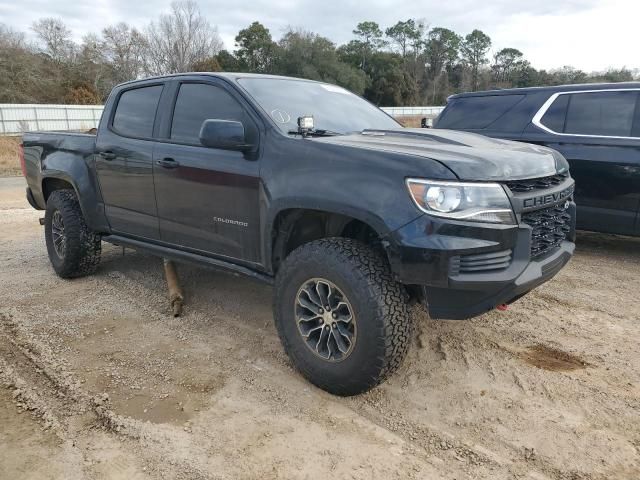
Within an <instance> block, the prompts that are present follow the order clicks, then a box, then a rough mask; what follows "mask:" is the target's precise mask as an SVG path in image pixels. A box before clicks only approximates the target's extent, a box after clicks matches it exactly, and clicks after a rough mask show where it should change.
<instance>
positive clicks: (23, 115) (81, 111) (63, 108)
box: [0, 103, 444, 135]
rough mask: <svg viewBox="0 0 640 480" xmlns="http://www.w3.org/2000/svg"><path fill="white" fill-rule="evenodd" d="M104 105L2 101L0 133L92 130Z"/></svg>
mask: <svg viewBox="0 0 640 480" xmlns="http://www.w3.org/2000/svg"><path fill="white" fill-rule="evenodd" d="M443 108H444V107H382V110H384V111H385V112H387V113H388V114H389V115H392V116H394V117H401V116H414V115H424V116H428V117H435V116H437V115H438V114H439V113H440V112H441V111H442V109H443ZM102 109H103V107H102V105H39V104H18V103H3V104H0V135H17V134H20V133H22V132H28V131H30V130H89V129H90V128H93V127H97V126H98V122H99V121H100V116H101V115H102Z"/></svg>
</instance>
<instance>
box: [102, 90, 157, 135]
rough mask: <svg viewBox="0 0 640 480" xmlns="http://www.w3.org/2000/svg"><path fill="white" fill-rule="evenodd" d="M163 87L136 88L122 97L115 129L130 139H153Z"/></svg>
mask: <svg viewBox="0 0 640 480" xmlns="http://www.w3.org/2000/svg"><path fill="white" fill-rule="evenodd" d="M161 93H162V85H153V86H150V87H141V88H134V89H132V90H126V91H125V92H123V93H122V94H121V95H120V99H119V100H118V105H117V107H116V112H115V114H114V116H113V128H114V129H115V130H117V131H118V132H119V133H122V134H123V135H126V136H128V137H146V138H149V137H152V136H153V122H154V120H155V116H156V110H157V108H158V101H159V100H160V94H161Z"/></svg>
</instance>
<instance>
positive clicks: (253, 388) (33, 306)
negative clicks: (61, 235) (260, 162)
mask: <svg viewBox="0 0 640 480" xmlns="http://www.w3.org/2000/svg"><path fill="white" fill-rule="evenodd" d="M23 182H24V181H23V180H22V179H20V178H15V179H0V425H1V427H0V478H2V479H4V478H7V479H13V478H20V479H23V478H33V479H36V478H37V479H41V478H55V479H70V478H73V479H76V478H78V479H82V478H87V479H106V478H109V479H138V478H140V479H146V478H151V479H165V478H178V479H261V480H263V479H277V478H282V479H315V478H328V477H331V478H339V479H342V478H347V479H351V478H353V479H391V478H403V479H404V478H409V479H411V478H416V479H422V478H426V479H437V478H443V479H466V478H479V479H512V478H517V479H532V480H542V479H571V480H576V479H637V478H640V361H639V359H640V349H639V348H638V338H639V336H638V334H639V333H640V323H639V322H640V320H639V317H640V301H639V300H638V296H639V294H640V240H639V239H629V238H621V237H609V236H601V235H594V234H582V235H580V237H579V247H578V253H577V254H576V256H575V258H574V259H573V260H572V262H571V263H570V264H569V266H568V267H567V268H566V269H564V270H563V271H562V272H561V273H560V274H559V275H558V276H557V277H556V278H555V279H554V280H553V281H551V282H550V283H548V284H546V285H544V286H542V287H541V288H539V289H538V290H536V291H535V292H533V293H532V294H530V295H528V296H527V297H525V298H524V299H522V300H521V301H519V302H517V303H516V304H514V305H513V306H512V307H511V308H510V309H509V311H507V312H504V313H501V312H493V313H489V314H487V315H484V316H482V317H479V318H477V319H475V320H473V321H462V322H440V321H438V322H436V321H431V320H429V319H428V318H427V317H426V315H424V314H422V313H420V312H418V311H416V312H415V315H416V317H417V319H416V320H417V322H418V326H419V328H418V333H417V335H416V338H415V340H414V342H413V346H412V349H411V352H410V354H409V358H408V359H407V362H406V363H405V364H404V366H403V367H402V368H401V370H400V371H399V372H398V373H397V374H396V375H395V376H394V377H393V378H391V379H390V381H388V382H387V383H385V384H384V385H382V386H380V387H379V388H376V389H375V390H373V391H371V392H370V393H368V394H365V395H361V396H358V397H353V398H337V397H332V396H331V395H329V394H326V393H325V392H323V391H320V390H318V389H316V388H315V387H313V386H311V385H309V384H308V383H306V382H305V381H304V380H303V379H302V378H301V377H300V376H299V375H298V374H297V373H296V372H295V370H293V368H292V367H291V365H290V364H289V362H288V360H287V358H286V356H285V355H284V353H283V351H282V349H281V348H280V344H279V342H278V339H277V335H276V332H275V329H274V326H273V322H272V316H271V310H270V301H271V289H270V288H269V287H266V286H264V285H261V284H256V283H254V282H252V281H251V280H248V279H244V278H236V277H234V276H230V275H226V274H222V273H217V272H213V271H209V270H199V269H196V268H192V267H187V266H180V267H179V273H180V276H181V278H182V280H183V285H184V288H185V290H186V293H187V306H186V310H185V315H184V317H182V318H179V319H174V318H172V317H171V316H170V315H169V313H170V312H169V305H168V301H167V298H166V292H165V284H164V279H163V276H162V266H161V262H160V261H159V260H158V259H155V258H153V257H151V256H147V255H143V254H139V253H136V252H133V251H131V250H127V251H126V252H124V254H123V252H122V249H119V248H115V247H112V246H109V245H106V244H105V245H104V250H103V262H102V264H101V267H100V269H99V271H98V272H97V274H96V275H94V276H92V277H90V278H84V279H78V280H73V281H65V280H61V279H59V278H57V277H56V276H55V275H54V273H53V271H52V269H51V268H50V266H49V262H48V259H47V256H46V251H45V247H44V239H43V232H42V227H40V226H39V225H38V222H37V219H38V217H39V216H40V215H41V213H40V212H36V211H34V210H31V209H30V208H28V205H27V204H26V202H25V201H24V199H23V195H24V193H23V192H24V183H23Z"/></svg>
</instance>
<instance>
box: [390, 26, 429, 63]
mask: <svg viewBox="0 0 640 480" xmlns="http://www.w3.org/2000/svg"><path fill="white" fill-rule="evenodd" d="M425 29H426V26H425V25H424V22H421V21H416V20H414V19H412V18H410V19H409V20H406V21H404V22H402V21H400V22H398V23H396V24H395V25H394V26H392V27H389V28H387V29H386V30H385V35H386V36H387V37H389V38H390V39H391V40H392V42H393V43H395V45H396V46H397V47H398V48H399V49H400V53H401V54H402V56H403V57H407V53H410V52H411V50H413V54H414V56H416V55H417V54H418V52H419V50H420V49H421V47H422V46H423V43H424V41H423V36H424V31H425Z"/></svg>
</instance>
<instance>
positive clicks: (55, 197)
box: [22, 73, 575, 395]
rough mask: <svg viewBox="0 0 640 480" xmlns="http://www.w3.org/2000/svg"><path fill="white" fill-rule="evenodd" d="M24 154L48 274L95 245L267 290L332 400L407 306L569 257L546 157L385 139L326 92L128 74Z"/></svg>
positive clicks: (569, 232) (85, 258) (441, 140)
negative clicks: (88, 123) (143, 253)
mask: <svg viewBox="0 0 640 480" xmlns="http://www.w3.org/2000/svg"><path fill="white" fill-rule="evenodd" d="M23 149H24V150H23V159H22V160H23V168H24V171H25V176H26V178H27V183H28V189H27V198H28V200H29V202H30V203H31V205H32V206H33V207H34V208H36V209H39V210H46V213H45V217H44V227H45V238H46V245H47V250H48V253H49V258H50V259H51V263H52V265H53V268H54V270H55V271H56V273H57V274H58V275H60V276H61V277H64V278H70V277H76V276H81V275H86V274H89V273H92V272H94V271H95V269H96V267H97V265H98V262H99V259H100V251H101V250H100V248H101V241H106V242H110V243H113V244H116V245H123V246H128V247H133V248H138V249H144V250H147V251H150V252H152V253H154V254H157V255H158V256H162V257H165V258H169V259H174V260H181V261H189V262H196V263H198V264H200V265H205V266H212V267H216V268H222V269H226V270H229V271H232V272H239V273H242V274H246V275H249V276H251V277H253V278H255V279H258V280H262V281H265V282H268V283H273V284H274V302H273V305H274V316H275V323H276V326H277V329H278V333H279V335H280V338H281V340H282V343H283V345H284V348H285V350H286V351H287V353H288V355H289V356H290V358H291V360H292V362H293V363H294V364H295V365H296V367H297V368H298V369H299V370H300V371H301V372H302V373H303V374H304V375H305V376H306V377H307V378H308V379H309V380H310V381H311V382H313V383H314V384H316V385H318V386H320V387H321V388H324V389H326V390H328V391H330V392H333V393H336V394H340V395H350V394H356V393H359V392H363V391H366V390H367V389H369V388H371V387H373V386H374V385H376V384H378V383H379V382H381V381H382V380H384V378H386V377H387V376H388V375H389V374H390V373H392V372H393V371H394V370H395V369H396V368H397V367H398V366H399V365H400V363H401V361H402V359H403V358H404V356H405V354H406V352H407V349H408V346H409V343H410V338H411V332H412V325H411V319H410V315H409V310H408V305H409V302H411V301H417V302H420V303H421V304H423V305H425V306H426V308H427V309H428V311H429V312H430V314H431V316H432V317H434V318H447V319H464V318H469V317H473V316H476V315H479V314H482V313H484V312H486V311H488V310H491V309H493V308H496V307H497V306H500V305H503V304H508V303H511V302H513V301H515V300H516V299H518V298H519V297H521V296H522V295H524V294H526V293H527V292H528V291H530V290H531V289H533V288H534V287H536V286H538V285H540V284H541V283H543V282H545V281H547V280H549V279H550V278H551V277H553V276H554V275H555V274H556V273H557V272H558V271H559V270H560V269H561V268H562V267H563V266H564V265H565V264H566V263H567V261H568V260H569V259H570V257H571V255H572V253H573V250H574V243H573V242H574V235H575V204H574V202H573V199H572V196H573V189H574V182H573V179H572V178H571V177H570V175H569V171H568V164H567V162H566V160H565V159H564V158H563V157H562V155H560V154H559V153H558V152H556V151H554V150H552V149H549V148H546V147H541V146H533V145H527V144H523V143H516V142H510V141H505V140H495V139H490V138H487V137H483V136H480V135H475V134H469V133H462V132H455V131H445V130H437V131H436V130H420V129H404V128H402V127H401V126H400V125H399V124H398V123H397V122H396V121H395V120H393V119H392V118H391V117H389V116H388V115H386V114H385V113H384V112H382V111H381V110H379V109H378V108H376V107H374V106H373V105H371V104H369V103H368V102H366V101H365V100H363V99H361V98H360V97H358V96H356V95H353V94H352V93H350V92H348V91H346V90H344V89H342V88H339V87H336V86H334V85H329V84H325V83H319V82H312V81H307V80H300V79H293V78H283V77H275V76H266V75H248V74H231V73H225V74H201V73H198V74H180V75H173V76H166V77H158V78H151V79H146V80H141V81H134V82H129V83H126V84H123V85H120V86H118V87H116V88H115V89H114V90H113V92H112V93H111V95H110V96H109V99H108V101H107V103H106V105H105V109H104V113H103V115H102V119H101V121H100V125H99V128H98V131H97V135H95V136H93V135H85V134H71V133H43V132H36V133H28V134H25V135H24V138H23Z"/></svg>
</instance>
